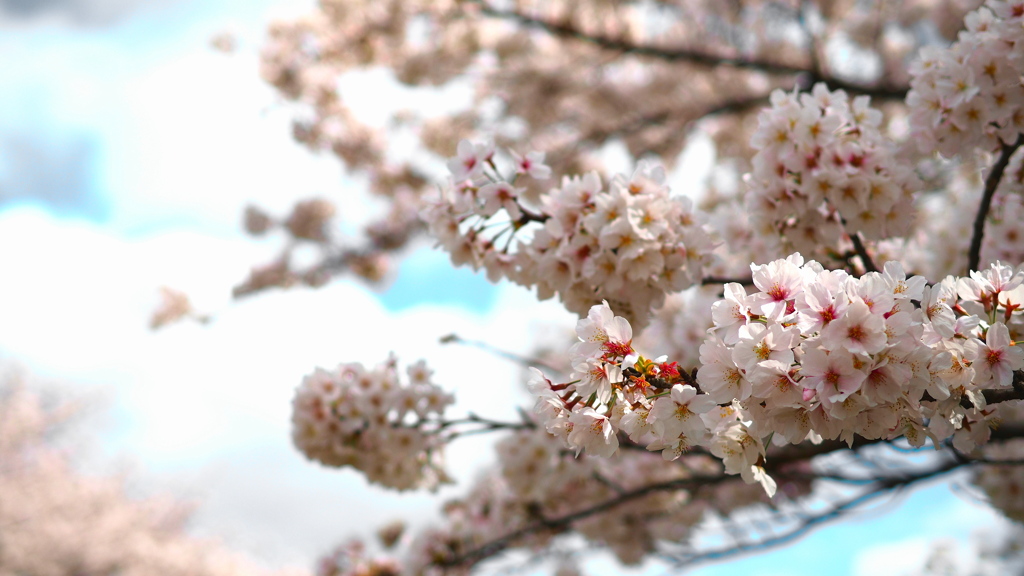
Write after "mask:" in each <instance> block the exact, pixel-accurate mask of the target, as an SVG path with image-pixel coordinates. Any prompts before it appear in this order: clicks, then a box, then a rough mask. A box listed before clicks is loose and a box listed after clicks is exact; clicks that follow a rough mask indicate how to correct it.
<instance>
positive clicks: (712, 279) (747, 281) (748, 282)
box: [700, 276, 754, 286]
mask: <svg viewBox="0 0 1024 576" xmlns="http://www.w3.org/2000/svg"><path fill="white" fill-rule="evenodd" d="M732 282H735V283H737V284H742V285H744V286H753V285H754V279H753V278H752V277H746V278H720V277H718V276H708V277H706V278H703V279H702V280H701V281H700V283H701V285H702V286H710V285H714V284H729V283H732Z"/></svg>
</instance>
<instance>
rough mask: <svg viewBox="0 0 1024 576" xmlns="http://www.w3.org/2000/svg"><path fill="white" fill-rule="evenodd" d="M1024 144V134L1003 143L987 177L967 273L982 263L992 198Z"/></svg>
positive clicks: (976, 218) (969, 252) (969, 254)
mask: <svg viewBox="0 0 1024 576" xmlns="http://www.w3.org/2000/svg"><path fill="white" fill-rule="evenodd" d="M1022 144H1024V134H1020V135H1018V136H1017V141H1016V142H1014V143H1013V144H1005V143H1004V144H1003V145H1002V152H1001V153H1000V154H999V159H998V160H996V163H995V165H993V166H992V171H991V172H989V174H988V177H987V178H985V192H984V193H983V194H982V196H981V204H979V205H978V215H977V216H975V217H974V232H973V233H972V235H971V248H970V250H969V251H968V253H967V273H968V274H970V273H971V271H972V270H977V269H978V264H979V263H981V241H982V239H983V238H984V235H985V220H986V219H988V212H989V210H990V209H991V208H992V198H993V197H995V195H996V189H997V188H999V182H1000V181H1001V180H1002V179H1003V172H1005V171H1006V166H1007V165H1008V164H1009V163H1010V157H1011V156H1013V153H1014V152H1016V151H1017V149H1018V148H1020V147H1021V145H1022Z"/></svg>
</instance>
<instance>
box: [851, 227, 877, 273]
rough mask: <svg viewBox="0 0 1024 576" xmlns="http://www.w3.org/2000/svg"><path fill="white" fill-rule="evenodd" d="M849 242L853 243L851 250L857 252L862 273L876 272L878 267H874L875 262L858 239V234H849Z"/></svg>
mask: <svg viewBox="0 0 1024 576" xmlns="http://www.w3.org/2000/svg"><path fill="white" fill-rule="evenodd" d="M850 241H851V242H853V249H854V250H856V251H857V256H859V257H860V262H861V264H862V265H863V266H864V271H865V272H878V266H875V261H874V260H872V259H871V255H870V254H868V249H867V248H866V247H865V246H864V242H863V241H862V240H861V239H860V232H854V233H853V234H850Z"/></svg>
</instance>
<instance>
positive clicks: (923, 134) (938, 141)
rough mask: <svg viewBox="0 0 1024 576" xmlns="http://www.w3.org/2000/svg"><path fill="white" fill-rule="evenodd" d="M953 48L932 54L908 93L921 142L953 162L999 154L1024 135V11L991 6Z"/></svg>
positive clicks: (972, 18) (1017, 6) (914, 73)
mask: <svg viewBox="0 0 1024 576" xmlns="http://www.w3.org/2000/svg"><path fill="white" fill-rule="evenodd" d="M964 23H965V26H966V28H967V30H965V31H963V32H961V33H960V37H959V39H958V41H957V42H955V43H954V44H953V45H952V46H950V47H949V48H937V47H936V48H926V49H924V50H922V54H921V56H922V58H921V59H920V60H918V61H915V63H914V64H913V65H912V66H911V68H910V73H911V77H912V80H911V88H912V89H911V91H910V93H909V94H908V95H907V105H908V106H909V107H910V110H911V113H910V126H911V132H912V135H913V137H914V140H916V141H917V144H918V146H919V147H920V149H921V150H922V151H924V152H932V151H933V150H938V151H939V152H940V153H942V154H943V155H944V156H946V157H948V158H952V157H954V156H957V155H959V154H960V153H961V152H962V151H964V150H973V149H975V148H981V149H983V150H996V149H998V147H999V142H1000V141H1003V142H1005V143H1007V144H1009V143H1011V142H1013V141H1014V140H1016V139H1017V138H1018V135H1019V134H1020V133H1021V132H1024V106H1022V104H1024V87H1022V86H1021V81H1020V78H1021V75H1022V74H1024V54H1022V52H1021V46H1022V45H1024V5H1022V4H1021V2H1020V1H1019V0H1015V1H1006V0H989V2H987V3H986V6H984V7H982V8H979V9H978V10H976V11H974V12H972V13H970V14H968V15H967V18H966V19H965V22H964Z"/></svg>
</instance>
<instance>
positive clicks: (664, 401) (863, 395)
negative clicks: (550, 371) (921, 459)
mask: <svg viewBox="0 0 1024 576" xmlns="http://www.w3.org/2000/svg"><path fill="white" fill-rule="evenodd" d="M751 269H752V272H753V283H754V287H755V290H754V291H753V292H752V293H748V292H747V290H746V289H745V288H744V287H743V285H741V284H738V283H729V284H726V285H725V287H724V292H725V293H724V298H723V299H721V300H719V301H718V302H716V303H715V304H714V305H713V306H712V318H713V321H714V327H713V328H712V329H710V330H709V331H708V338H707V340H705V342H704V344H703V345H701V347H700V369H699V370H698V371H697V372H696V375H695V378H694V376H692V375H688V374H687V373H686V372H685V370H682V369H680V368H679V367H678V365H677V364H676V363H674V362H673V363H669V362H665V361H664V359H659V360H656V361H650V360H647V359H645V358H644V357H642V356H638V355H636V354H635V352H634V350H633V348H632V330H631V327H630V325H629V323H628V322H626V320H625V319H623V318H621V317H615V316H613V313H612V311H611V309H610V308H609V307H608V306H607V304H605V305H600V306H595V307H593V308H592V309H591V311H590V315H589V316H588V317H587V318H585V319H582V320H580V321H579V324H578V326H577V334H578V336H579V338H580V340H581V342H580V343H578V344H576V345H575V346H574V347H573V349H572V350H571V351H570V356H571V360H572V365H573V369H574V372H573V374H572V375H571V377H570V378H571V380H572V381H571V382H568V383H564V384H555V383H553V382H552V381H550V380H548V379H547V378H546V377H545V376H544V375H543V374H542V373H541V372H540V371H539V370H534V377H533V379H532V380H531V382H530V386H531V389H532V390H533V391H534V393H535V394H537V395H538V396H539V400H538V402H537V412H538V413H539V414H540V415H541V419H542V422H543V424H544V426H545V428H546V429H547V430H548V431H549V432H550V433H551V434H553V435H555V436H557V437H559V438H561V439H562V440H563V442H564V443H565V445H566V446H567V447H569V448H571V449H574V450H576V451H577V453H578V452H579V451H581V450H586V451H587V452H588V453H590V454H594V455H598V456H610V455H612V454H614V453H616V452H617V451H618V449H619V441H620V439H619V436H618V432H619V431H622V432H623V433H624V434H625V435H628V436H629V438H630V440H631V441H633V442H635V443H637V444H640V445H643V446H646V447H647V449H648V450H661V451H662V454H663V455H664V457H665V458H666V459H675V458H678V457H679V456H680V455H682V454H683V453H684V452H686V451H687V450H688V449H690V448H692V447H696V446H703V447H707V448H709V449H710V452H711V453H712V454H714V455H715V456H717V457H719V458H721V459H722V460H723V463H724V464H725V469H726V472H728V473H730V474H740V475H741V476H742V477H743V479H744V480H746V481H747V482H748V483H750V482H754V481H758V482H761V484H762V485H763V486H764V487H765V489H766V491H767V492H768V493H769V494H772V493H773V492H774V490H775V483H774V481H773V480H772V479H771V478H770V477H768V476H767V474H766V473H765V470H764V467H763V464H764V458H765V443H766V442H767V441H769V440H770V439H772V438H774V439H775V442H776V443H777V444H780V445H781V444H785V443H787V442H788V443H793V444H797V443H800V442H803V441H805V440H808V439H810V440H812V441H819V442H820V441H821V439H822V438H825V439H830V440H834V439H841V440H843V441H846V442H848V443H849V444H851V445H852V444H853V441H854V438H855V437H856V436H860V437H862V438H866V439H893V438H897V437H900V436H905V437H906V438H907V440H908V441H909V442H910V443H911V444H912V445H914V446H923V445H924V444H925V442H926V440H927V439H928V438H931V439H932V442H933V443H935V444H936V445H938V444H939V443H941V442H942V441H944V440H947V439H950V438H951V439H952V443H953V445H954V446H955V447H956V448H957V449H959V450H961V451H963V452H971V451H973V450H974V449H975V448H976V447H977V446H979V445H982V444H984V443H986V442H987V441H988V439H989V434H990V426H992V425H993V424H994V423H995V421H994V414H995V412H994V410H992V409H991V408H989V407H988V406H987V405H986V400H985V396H984V391H985V390H991V389H1000V388H1003V389H1007V388H1009V387H1011V385H1012V383H1013V371H1015V370H1019V369H1021V368H1024V349H1021V348H1020V347H1018V346H1017V345H1016V343H1015V342H1014V341H1013V339H1012V338H1016V337H1020V335H1021V334H1022V333H1024V322H1022V311H1021V306H1022V303H1024V285H1022V282H1024V269H1017V270H1014V269H1013V268H1011V267H1009V266H1006V265H1003V264H999V263H996V264H993V265H992V266H991V267H989V268H988V269H986V270H984V271H981V272H974V273H972V274H971V276H970V277H966V278H955V277H953V276H949V277H947V278H945V279H944V280H943V281H942V282H940V283H938V284H935V285H933V286H927V285H926V282H925V279H924V278H923V277H921V276H914V277H911V278H907V276H906V274H905V273H904V271H903V268H902V266H901V265H900V264H899V263H897V262H888V263H886V265H885V269H884V272H883V273H879V272H869V273H867V274H865V275H863V276H861V277H859V278H857V277H853V276H851V275H849V274H847V273H846V272H844V271H842V270H825V269H824V268H822V267H821V266H820V265H819V264H818V263H817V262H814V261H810V262H806V263H805V262H804V260H803V257H802V256H800V254H799V253H797V254H793V255H791V256H790V257H788V258H786V259H784V260H776V261H774V262H771V263H769V264H766V265H752V266H751ZM1011 331H1012V332H1011Z"/></svg>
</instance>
